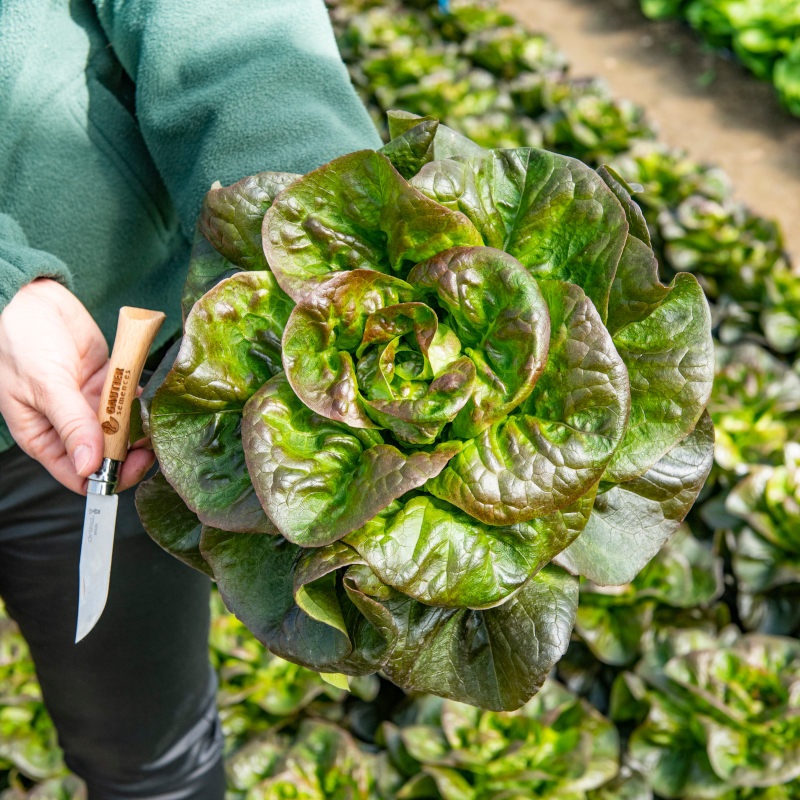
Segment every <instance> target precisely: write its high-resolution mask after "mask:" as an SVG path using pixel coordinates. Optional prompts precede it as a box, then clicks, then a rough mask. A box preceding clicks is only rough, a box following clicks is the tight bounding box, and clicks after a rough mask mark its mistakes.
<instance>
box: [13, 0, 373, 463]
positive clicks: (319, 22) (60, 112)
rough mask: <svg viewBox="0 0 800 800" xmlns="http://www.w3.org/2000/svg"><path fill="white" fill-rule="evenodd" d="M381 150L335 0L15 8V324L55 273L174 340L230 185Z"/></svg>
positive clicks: (125, 0)
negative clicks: (196, 235) (204, 221)
mask: <svg viewBox="0 0 800 800" xmlns="http://www.w3.org/2000/svg"><path fill="white" fill-rule="evenodd" d="M380 144H381V142H380V138H379V137H378V134H377V132H376V130H375V128H374V126H373V125H372V123H371V121H370V119H369V116H368V114H367V112H366V110H365V109H364V107H363V106H362V105H361V103H360V101H359V99H358V96H357V95H356V93H355V91H354V90H353V88H352V86H351V84H350V80H349V77H348V74H347V70H346V69H345V67H344V64H343V63H342V61H341V59H340V57H339V53H338V51H337V49H336V43H335V41H334V37H333V32H332V30H331V27H330V24H329V22H328V17H327V13H326V10H325V7H324V5H323V2H322V0H225V2H219V0H94V2H92V0H0V312H1V311H2V309H3V308H5V306H6V305H7V304H8V303H9V302H10V300H11V298H12V297H13V296H14V294H15V293H16V292H17V291H19V289H20V288H21V287H22V286H24V285H25V284H26V283H29V282H30V281H32V280H34V279H36V278H38V277H42V276H46V277H51V278H55V279H56V280H59V281H61V282H62V283H63V284H64V285H65V286H67V287H68V288H69V289H71V290H72V292H73V293H74V294H75V295H76V296H77V297H78V298H79V299H80V300H81V301H82V302H83V304H84V305H85V306H86V308H87V309H88V310H89V312H90V313H91V314H92V316H93V317H94V318H95V320H97V322H98V324H99V325H100V328H101V329H102V331H103V334H104V335H105V336H106V338H107V339H108V340H109V342H111V340H112V338H113V336H114V332H115V329H116V321H117V313H118V311H119V308H120V306H123V305H131V306H142V307H144V308H152V309H160V310H162V311H165V312H166V313H167V322H166V324H165V325H164V327H163V328H162V331H161V334H160V339H159V342H157V344H158V343H160V342H163V341H165V340H166V339H167V338H168V337H170V336H172V335H173V334H174V333H175V332H176V331H177V330H178V329H179V327H180V319H181V318H180V292H181V287H182V285H183V281H184V278H185V275H186V267H187V264H188V256H189V249H190V242H191V240H192V237H193V231H194V226H195V220H196V217H197V213H198V210H199V208H200V204H201V202H202V199H203V195H204V194H205V192H206V191H207V190H208V188H209V187H210V186H211V184H212V183H213V182H214V181H215V180H219V181H221V182H222V184H223V185H225V184H229V183H233V182H234V181H237V180H239V179H240V178H242V177H244V176H245V175H249V174H252V173H255V172H262V171H265V170H278V171H286V172H299V173H302V172H308V171H309V170H311V169H314V168H315V167H318V166H319V165H320V164H324V163H325V162H327V161H330V160H331V159H332V158H335V157H336V156H339V155H342V154H343V153H348V152H351V151H353V150H358V149H360V148H366V147H373V148H377V147H380ZM0 391H2V387H0ZM12 444H13V441H12V439H11V437H10V435H9V433H8V428H7V427H6V426H5V424H4V423H3V422H2V419H0V451H2V450H4V449H8V448H9V447H10V446H11V445H12Z"/></svg>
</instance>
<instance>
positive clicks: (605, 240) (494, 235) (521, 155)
mask: <svg viewBox="0 0 800 800" xmlns="http://www.w3.org/2000/svg"><path fill="white" fill-rule="evenodd" d="M411 184H412V186H415V187H416V188H418V189H419V190H420V191H421V192H423V194H425V195H426V196H427V197H430V198H431V199H433V200H436V201H438V202H439V203H442V204H443V205H444V206H446V207H447V208H450V209H452V210H453V211H459V212H462V213H463V214H465V215H466V216H467V217H468V218H469V219H470V221H471V222H472V223H473V224H474V225H475V227H476V228H477V229H478V231H479V232H480V234H481V237H482V238H483V243H484V244H486V245H488V246H490V247H495V248H497V249H499V250H504V251H505V252H506V253H509V254H510V255H512V256H514V258H516V259H518V260H519V261H520V262H521V263H522V264H523V265H524V266H525V267H527V268H528V269H529V270H530V271H531V273H532V274H533V275H534V276H535V277H536V278H538V279H540V280H548V279H555V280H560V281H566V282H568V283H575V284H578V285H579V286H581V287H582V288H583V289H584V291H585V292H586V295H587V296H588V297H589V298H590V299H591V300H592V302H593V303H594V304H595V307H596V308H597V310H598V312H599V313H600V317H601V320H603V321H604V320H605V318H606V312H607V308H608V296H609V292H610V290H611V284H612V282H613V280H614V274H615V271H616V266H617V262H618V261H619V258H620V255H621V253H622V249H623V247H624V245H625V239H626V236H627V233H628V224H627V222H626V219H625V214H624V211H623V209H622V208H621V206H620V203H619V202H618V201H617V199H616V198H615V197H614V195H613V194H612V192H611V191H610V190H609V188H608V187H607V186H606V184H605V183H604V182H603V181H602V180H601V178H600V177H599V176H598V175H597V173H596V172H595V171H594V170H592V169H590V168H589V167H587V166H586V165H585V164H582V163H581V162H580V161H577V160H575V159H572V158H567V157H566V156H560V155H557V154H555V153H549V152H547V151H545V150H537V149H535V148H529V147H525V148H518V149H516V150H491V151H489V152H487V153H486V154H485V155H481V156H473V157H463V156H459V157H455V158H448V159H446V160H444V161H434V162H432V163H430V164H428V165H426V166H425V167H423V168H422V170H420V172H419V174H418V175H417V176H416V177H414V178H413V179H412V180H411Z"/></svg>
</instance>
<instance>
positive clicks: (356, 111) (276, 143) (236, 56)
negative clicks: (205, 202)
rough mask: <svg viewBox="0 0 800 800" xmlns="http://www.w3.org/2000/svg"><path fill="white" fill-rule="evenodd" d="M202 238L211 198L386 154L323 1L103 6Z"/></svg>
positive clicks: (171, 177) (139, 107)
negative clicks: (212, 190) (260, 175)
mask: <svg viewBox="0 0 800 800" xmlns="http://www.w3.org/2000/svg"><path fill="white" fill-rule="evenodd" d="M95 5H96V7H97V10H98V14H99V17H100V21H101V23H102V25H103V28H104V29H105V31H106V35H107V36H108V37H109V41H110V42H111V45H112V47H113V48H114V51H115V53H116V55H117V57H118V58H119V59H120V61H121V62H122V65H123V67H124V68H125V69H126V71H127V72H128V74H129V75H130V76H131V78H132V79H133V81H134V82H135V84H136V114H137V118H138V120H139V125H140V127H141V130H142V134H143V136H144V139H145V142H146V143H147V147H148V149H149V151H150V153H151V155H152V157H153V160H154V161H155V163H156V166H157V167H158V169H159V171H160V172H161V175H162V177H163V179H164V182H165V183H166V186H167V189H168V190H169V192H170V194H171V196H172V199H173V202H174V203H175V205H176V207H177V209H178V213H179V214H180V217H181V224H182V226H183V229H184V232H185V233H186V235H187V237H191V236H192V233H193V230H194V224H195V220H196V216H197V213H198V211H199V208H200V204H201V202H202V199H203V195H204V194H205V192H206V191H207V190H208V189H209V187H210V186H211V184H212V183H213V182H214V181H216V180H219V181H221V182H222V184H223V185H225V184H229V183H232V182H234V181H237V180H239V179H240V178H242V177H244V176H245V175H249V174H252V173H255V172H263V171H266V170H272V171H283V172H298V173H304V172H308V171H309V170H311V169H314V168H316V167H318V166H320V165H321V164H324V163H326V162H327V161H330V160H331V159H332V158H335V157H336V156H339V155H343V154H344V153H348V152H351V151H353V150H358V149H362V148H377V147H380V145H381V141H380V138H379V136H378V133H377V131H376V129H375V127H374V125H373V124H372V121H371V120H370V118H369V115H368V113H367V111H366V109H365V108H364V106H363V105H362V103H361V101H360V100H359V98H358V95H357V94H356V92H355V90H354V88H353V86H352V84H351V83H350V79H349V75H348V73H347V69H346V67H345V66H344V63H343V62H342V60H341V57H340V56H339V52H338V49H337V47H336V41H335V38H334V35H333V31H332V29H331V25H330V22H329V20H328V15H327V11H326V9H325V6H324V4H323V2H322V0H227V1H226V2H224V3H220V2H219V0H95Z"/></svg>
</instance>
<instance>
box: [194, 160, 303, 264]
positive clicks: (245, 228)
mask: <svg viewBox="0 0 800 800" xmlns="http://www.w3.org/2000/svg"><path fill="white" fill-rule="evenodd" d="M300 177H301V176H300V175H294V174H292V173H288V172H260V173H258V174H257V175H250V176H248V177H246V178H242V180H240V181H238V183H234V184H233V185H232V186H216V187H212V188H211V190H210V191H209V192H208V194H206V196H205V200H204V201H203V205H202V207H201V209H200V216H199V217H198V220H197V225H198V228H199V229H200V231H202V233H203V234H204V235H205V237H206V239H208V241H209V242H210V243H211V244H212V245H213V246H214V249H215V250H216V251H217V252H218V253H220V254H221V255H222V256H224V257H225V258H226V259H227V260H228V261H230V262H231V263H232V264H233V265H235V266H236V267H239V268H240V269H244V270H264V269H267V268H268V266H269V265H268V264H267V259H266V257H265V256H264V248H263V247H262V245H261V225H262V223H263V221H264V214H266V212H267V210H268V209H269V207H270V206H271V205H272V203H273V201H274V200H275V198H276V197H277V196H278V194H280V192H282V191H283V190H284V189H285V188H286V187H287V186H289V185H291V184H292V183H294V181H296V180H297V179H298V178H300Z"/></svg>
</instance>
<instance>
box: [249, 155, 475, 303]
mask: <svg viewBox="0 0 800 800" xmlns="http://www.w3.org/2000/svg"><path fill="white" fill-rule="evenodd" d="M263 241H264V252H265V253H266V256H267V261H268V262H269V265H270V268H271V269H272V271H273V272H274V273H275V276H276V277H277V279H278V282H279V283H280V285H281V287H282V288H283V289H284V291H286V292H287V293H288V294H289V295H290V296H291V297H292V298H294V299H295V300H296V301H300V300H301V299H302V298H303V297H304V296H305V295H306V294H308V292H310V291H311V290H312V289H314V288H315V287H316V286H317V285H318V284H320V283H323V282H324V281H325V280H326V279H327V278H328V277H329V276H330V275H331V273H335V272H338V271H341V270H353V269H364V268H367V269H374V270H377V271H378V272H385V273H390V272H395V273H400V274H401V276H402V274H403V273H404V272H405V270H406V269H407V264H408V263H409V262H410V263H411V264H415V263H417V262H419V261H423V260H424V259H426V258H429V257H430V256H432V255H435V254H436V253H439V252H441V251H442V250H446V249H447V248H448V247H454V246H458V245H478V244H482V242H481V239H480V235H479V234H478V232H477V231H476V230H475V228H474V227H473V225H472V224H471V223H470V221H469V220H468V219H467V218H466V217H465V216H464V215H463V214H460V213H458V212H455V211H450V210H449V209H446V208H444V207H443V206H441V205H439V204H438V203H435V202H433V201H431V200H429V199H428V198H427V197H425V195H423V194H422V193H421V192H419V191H417V190H416V189H414V188H413V187H412V186H410V185H409V184H408V183H407V182H406V181H405V180H404V179H403V178H402V176H401V175H400V174H399V173H398V172H397V170H395V168H394V167H393V166H392V165H391V163H390V161H389V160H388V159H387V158H386V156H384V155H382V154H380V153H376V152H374V151H372V150H361V151H359V152H357V153H351V154H350V155H347V156H341V157H340V158H337V159H334V160H333V161H331V162H330V163H329V164H325V165H324V166H322V167H320V168H319V169H316V170H314V171H313V172H309V173H308V174H307V175H304V176H303V177H302V178H300V179H299V180H298V181H296V182H295V183H294V184H292V185H291V186H290V187H289V188H288V189H286V190H284V191H283V192H281V194H280V196H279V197H278V198H277V199H276V201H275V203H274V205H273V206H272V208H270V210H269V211H267V213H266V216H265V217H264V226H263Z"/></svg>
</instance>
